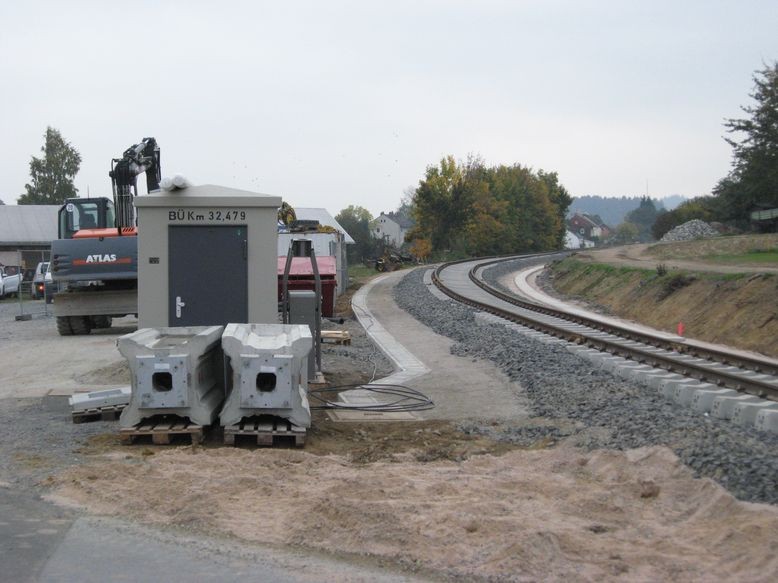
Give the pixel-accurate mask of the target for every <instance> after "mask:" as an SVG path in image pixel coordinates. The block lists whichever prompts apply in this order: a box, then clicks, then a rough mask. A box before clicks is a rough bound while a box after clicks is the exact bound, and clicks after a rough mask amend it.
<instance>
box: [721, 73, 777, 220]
mask: <svg viewBox="0 0 778 583" xmlns="http://www.w3.org/2000/svg"><path fill="white" fill-rule="evenodd" d="M750 97H751V98H753V99H754V100H755V101H756V104H755V105H752V106H744V107H741V109H742V110H743V111H744V112H745V113H746V114H748V116H749V117H748V118H745V119H728V120H727V121H726V122H725V124H724V127H726V128H727V132H728V133H730V134H744V137H743V138H742V139H741V140H737V139H735V138H724V139H725V140H726V141H727V143H728V144H729V145H730V146H732V157H733V161H732V170H731V171H730V173H729V174H728V175H727V176H726V177H725V178H722V179H721V180H720V181H719V183H718V184H717V185H716V187H715V188H714V194H715V195H716V196H717V197H719V198H720V199H721V204H722V210H723V211H724V212H725V213H726V214H727V215H728V216H727V217H726V218H729V219H731V220H734V221H736V222H739V223H746V222H747V221H748V214H749V212H750V211H751V210H753V209H754V208H755V207H760V206H761V207H778V61H776V62H775V63H773V64H772V65H766V66H765V68H764V69H763V70H761V71H757V72H756V73H755V74H754V90H753V93H751V94H750Z"/></svg>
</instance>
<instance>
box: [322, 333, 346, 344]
mask: <svg viewBox="0 0 778 583" xmlns="http://www.w3.org/2000/svg"><path fill="white" fill-rule="evenodd" d="M321 341H322V342H329V343H332V344H345V345H349V344H351V333H350V332H349V331H348V330H322V331H321Z"/></svg>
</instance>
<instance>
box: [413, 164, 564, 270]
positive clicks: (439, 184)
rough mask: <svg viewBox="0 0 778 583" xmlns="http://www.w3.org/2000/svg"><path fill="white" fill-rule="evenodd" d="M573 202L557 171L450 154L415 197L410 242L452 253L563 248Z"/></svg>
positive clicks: (432, 169) (429, 173)
mask: <svg viewBox="0 0 778 583" xmlns="http://www.w3.org/2000/svg"><path fill="white" fill-rule="evenodd" d="M571 200H572V199H571V198H570V196H569V194H568V193H567V191H566V190H565V188H564V187H563V186H562V185H561V184H559V181H558V178H557V175H556V174H555V173H546V172H543V171H539V172H534V171H532V170H531V169H529V168H525V167H522V166H521V165H519V164H515V165H513V166H505V165H500V166H491V167H487V166H486V165H485V164H484V162H483V161H482V160H481V159H480V158H477V157H472V156H471V157H470V158H468V160H467V161H466V162H463V163H457V162H456V161H455V160H454V158H453V157H451V156H448V157H446V158H444V159H443V160H441V162H440V165H439V166H430V167H428V168H427V172H426V175H425V178H424V180H422V181H421V182H420V183H419V187H418V188H417V189H416V191H415V193H414V196H413V199H412V212H413V216H414V219H415V220H416V226H415V227H414V229H413V231H412V233H411V238H426V239H429V240H430V242H431V244H432V247H433V250H434V251H435V252H438V253H440V252H444V251H450V252H451V254H452V255H500V254H507V253H515V252H518V251H540V250H546V249H558V248H561V246H562V244H563V239H564V216H565V213H566V211H567V208H568V207H569V205H570V202H571Z"/></svg>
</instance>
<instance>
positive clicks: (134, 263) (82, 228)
mask: <svg viewBox="0 0 778 583" xmlns="http://www.w3.org/2000/svg"><path fill="white" fill-rule="evenodd" d="M141 174H145V176H146V189H147V192H151V191H152V190H159V183H160V181H161V179H162V170H161V167H160V151H159V146H158V144H157V141H156V140H155V139H154V138H144V139H143V140H142V141H141V142H140V143H138V144H134V145H132V146H131V147H129V148H128V149H127V150H125V152H124V154H123V155H122V157H121V158H114V159H113V160H112V161H111V171H110V172H109V174H108V175H109V176H110V178H111V185H112V190H113V200H111V199H108V198H104V197H101V198H69V199H67V200H66V201H65V204H64V205H62V207H61V208H60V209H59V213H58V235H57V236H58V239H57V240H55V241H52V244H51V275H52V279H53V281H54V283H55V286H56V287H58V288H59V289H60V291H59V292H57V294H56V295H55V296H54V301H53V311H54V316H56V319H57V331H58V332H59V333H60V335H62V336H72V335H76V334H89V333H90V332H91V331H92V330H93V329H99V328H110V326H111V323H112V319H113V318H120V317H123V316H127V315H131V314H134V315H137V313H138V229H137V226H136V220H135V207H134V205H133V199H134V198H135V197H136V196H137V195H138V176H139V175H141Z"/></svg>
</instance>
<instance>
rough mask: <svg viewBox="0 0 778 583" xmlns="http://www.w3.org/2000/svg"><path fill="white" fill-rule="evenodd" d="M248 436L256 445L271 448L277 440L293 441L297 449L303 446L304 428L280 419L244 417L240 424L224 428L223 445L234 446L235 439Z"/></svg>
mask: <svg viewBox="0 0 778 583" xmlns="http://www.w3.org/2000/svg"><path fill="white" fill-rule="evenodd" d="M245 436H250V437H251V438H252V439H256V441H257V445H269V446H272V445H273V444H274V443H275V442H276V441H277V440H279V439H290V438H291V439H294V444H295V445H296V446H297V447H302V446H303V445H305V428H304V427H298V426H297V425H294V424H292V423H291V422H289V421H288V420H286V419H281V418H280V417H246V418H244V419H243V420H241V422H240V423H236V424H235V425H228V426H227V427H225V428H224V443H225V444H226V445H235V438H236V437H245Z"/></svg>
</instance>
